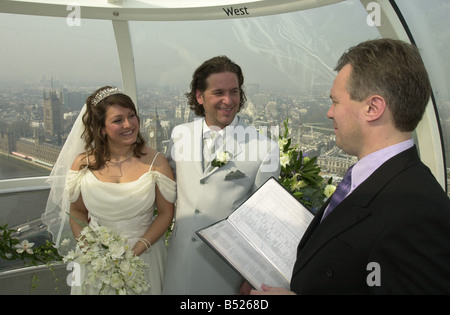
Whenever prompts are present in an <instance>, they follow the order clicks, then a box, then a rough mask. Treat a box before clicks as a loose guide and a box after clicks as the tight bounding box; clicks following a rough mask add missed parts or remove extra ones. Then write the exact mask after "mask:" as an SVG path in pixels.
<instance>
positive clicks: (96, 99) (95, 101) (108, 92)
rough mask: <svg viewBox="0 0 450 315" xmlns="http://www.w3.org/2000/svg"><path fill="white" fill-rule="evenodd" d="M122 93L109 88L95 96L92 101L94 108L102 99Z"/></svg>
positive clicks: (116, 89)
mask: <svg viewBox="0 0 450 315" xmlns="http://www.w3.org/2000/svg"><path fill="white" fill-rule="evenodd" d="M118 93H120V91H119V89H118V88H107V89H104V90H102V91H100V92H98V93H97V95H95V97H94V99H93V100H92V102H91V103H92V106H95V105H97V104H98V103H99V102H100V101H101V100H102V99H104V98H106V97H108V96H110V95H114V94H118Z"/></svg>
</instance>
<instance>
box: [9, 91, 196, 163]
mask: <svg viewBox="0 0 450 315" xmlns="http://www.w3.org/2000/svg"><path fill="white" fill-rule="evenodd" d="M79 99H80V98H79ZM84 99H86V98H84ZM80 109H81V107H80ZM78 113H79V111H77V112H72V113H66V114H65V113H64V95H63V92H62V91H61V92H57V91H56V90H55V89H53V88H52V89H50V90H49V91H44V93H43V106H42V113H41V114H42V119H41V121H42V123H41V124H38V125H37V126H36V125H35V126H33V131H32V133H33V135H32V137H26V136H23V133H24V132H23V131H21V130H19V129H17V128H6V129H5V128H3V129H1V130H0V153H2V154H7V155H12V156H16V157H18V158H22V159H25V160H28V161H31V162H35V163H37V164H39V165H40V166H43V167H47V168H50V169H51V168H52V166H53V164H54V163H55V162H56V160H57V159H58V155H59V153H60V151H61V149H62V146H63V144H64V141H65V139H66V138H67V136H68V134H69V132H70V130H71V128H72V126H73V123H74V122H75V119H76V118H77V115H78ZM184 114H185V113H184V111H181V110H180V111H179V115H180V116H179V117H180V118H182V117H181V115H183V118H184V117H186V119H189V118H190V116H189V112H186V115H184ZM140 116H141V121H144V128H143V129H144V130H141V132H142V133H143V136H144V138H145V140H146V141H147V143H148V145H149V146H150V147H152V148H155V149H156V150H158V151H160V152H163V153H165V151H166V147H167V142H168V140H166V139H168V138H169V136H170V130H168V129H167V128H163V127H162V125H161V121H160V119H159V116H158V111H157V110H155V113H154V114H152V115H140ZM141 129H142V128H141Z"/></svg>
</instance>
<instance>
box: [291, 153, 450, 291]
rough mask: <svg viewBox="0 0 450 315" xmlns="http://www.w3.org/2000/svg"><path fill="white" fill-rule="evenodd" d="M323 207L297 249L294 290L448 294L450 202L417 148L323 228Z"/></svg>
mask: <svg viewBox="0 0 450 315" xmlns="http://www.w3.org/2000/svg"><path fill="white" fill-rule="evenodd" d="M325 207H326V205H325V206H324V207H322V209H321V210H320V211H319V212H318V214H317V215H316V217H315V218H314V219H313V221H312V222H311V224H310V226H309V227H308V229H307V231H306V232H305V234H304V236H303V238H302V240H301V241H300V243H299V246H298V252H297V261H296V263H295V266H294V270H293V275H292V280H291V290H292V291H294V292H296V293H298V294H450V200H449V198H448V196H447V195H446V194H445V192H444V191H443V190H442V188H441V186H440V185H439V183H438V182H437V181H436V180H435V178H434V176H433V175H432V174H431V172H430V170H429V169H428V168H427V167H426V166H425V165H424V164H423V163H422V162H421V161H420V159H419V156H418V154H417V150H416V148H415V147H413V148H411V149H409V150H406V151H404V152H402V153H400V154H398V155H397V156H394V157H392V158H391V159H389V160H388V161H386V162H385V163H384V164H383V165H381V166H380V167H379V168H378V169H377V170H376V171H375V172H374V173H373V174H372V175H371V176H370V177H369V178H367V180H365V181H364V182H363V183H362V184H361V185H360V186H359V187H358V188H356V189H355V190H354V191H353V192H352V193H351V194H350V195H349V196H348V197H347V198H346V199H344V201H342V203H341V204H339V205H338V206H337V207H336V208H335V209H334V211H332V212H331V213H330V214H329V215H328V217H327V218H326V219H324V220H323V222H322V223H320V220H321V218H322V214H323V211H324V209H325ZM370 263H375V264H370ZM369 264H370V265H369ZM368 280H369V281H368Z"/></svg>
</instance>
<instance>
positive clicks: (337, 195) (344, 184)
mask: <svg viewBox="0 0 450 315" xmlns="http://www.w3.org/2000/svg"><path fill="white" fill-rule="evenodd" d="M353 166H354V165H352V166H351V167H350V168H349V169H348V170H347V173H345V175H344V179H343V180H342V181H341V182H340V183H339V185H338V187H337V188H336V191H335V192H334V194H333V196H331V200H330V203H329V204H328V207H327V208H326V209H325V212H324V214H323V216H322V220H323V219H325V218H326V216H327V215H329V214H330V212H331V211H333V209H334V208H335V207H336V206H337V205H338V204H339V203H340V202H341V201H342V200H344V198H345V197H346V196H347V194H348V192H349V191H350V187H351V186H352V169H353Z"/></svg>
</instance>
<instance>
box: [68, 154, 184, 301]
mask: <svg viewBox="0 0 450 315" xmlns="http://www.w3.org/2000/svg"><path fill="white" fill-rule="evenodd" d="M155 159H156V156H155ZM153 161H154V160H153ZM152 166H153V163H152V165H151V166H150V169H149V171H148V172H147V173H145V174H143V175H142V176H141V177H140V178H139V179H137V180H135V181H133V182H128V183H110V182H102V181H100V180H99V179H97V177H95V175H94V174H93V173H92V172H91V171H90V170H89V169H88V168H87V167H86V168H84V169H82V170H80V171H73V170H70V171H69V173H68V174H67V182H66V188H67V190H68V193H69V200H70V202H74V201H76V200H77V199H78V197H79V194H80V192H81V195H82V196H83V201H84V204H85V206H86V208H87V209H88V211H89V218H90V222H91V223H93V222H96V223H98V224H99V225H103V226H106V227H108V228H109V229H111V230H112V231H113V232H116V233H119V234H121V235H123V236H124V237H126V238H127V239H128V242H129V245H130V246H131V247H133V246H134V244H135V243H136V242H137V241H138V240H139V238H141V237H142V235H143V234H144V233H145V231H147V229H148V227H149V226H150V224H152V222H153V220H154V216H153V212H154V208H155V194H156V193H155V188H156V185H158V188H159V190H160V192H161V194H162V195H163V197H164V198H165V199H166V200H167V201H169V202H175V199H176V184H175V182H174V181H173V180H172V179H170V178H168V177H167V176H165V175H163V174H161V173H159V172H156V171H151V169H152ZM164 239H165V235H163V236H161V238H160V239H159V240H158V241H156V242H155V243H154V244H152V246H151V248H150V249H149V250H147V251H146V252H144V253H143V254H141V255H140V257H141V258H142V259H143V260H144V262H146V263H147V264H148V265H149V269H148V270H146V276H147V282H148V283H149V284H150V289H149V290H148V291H146V292H143V294H161V291H162V284H163V281H164V279H163V277H164V268H165V265H166V259H167V252H166V246H165V243H164ZM85 272H86V270H85V269H84V268H83V266H81V284H82V283H83V280H84V278H85V276H86V275H85ZM98 291H99V290H98V289H96V288H94V287H92V286H85V287H84V289H83V286H82V285H81V286H72V289H71V294H98Z"/></svg>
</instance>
